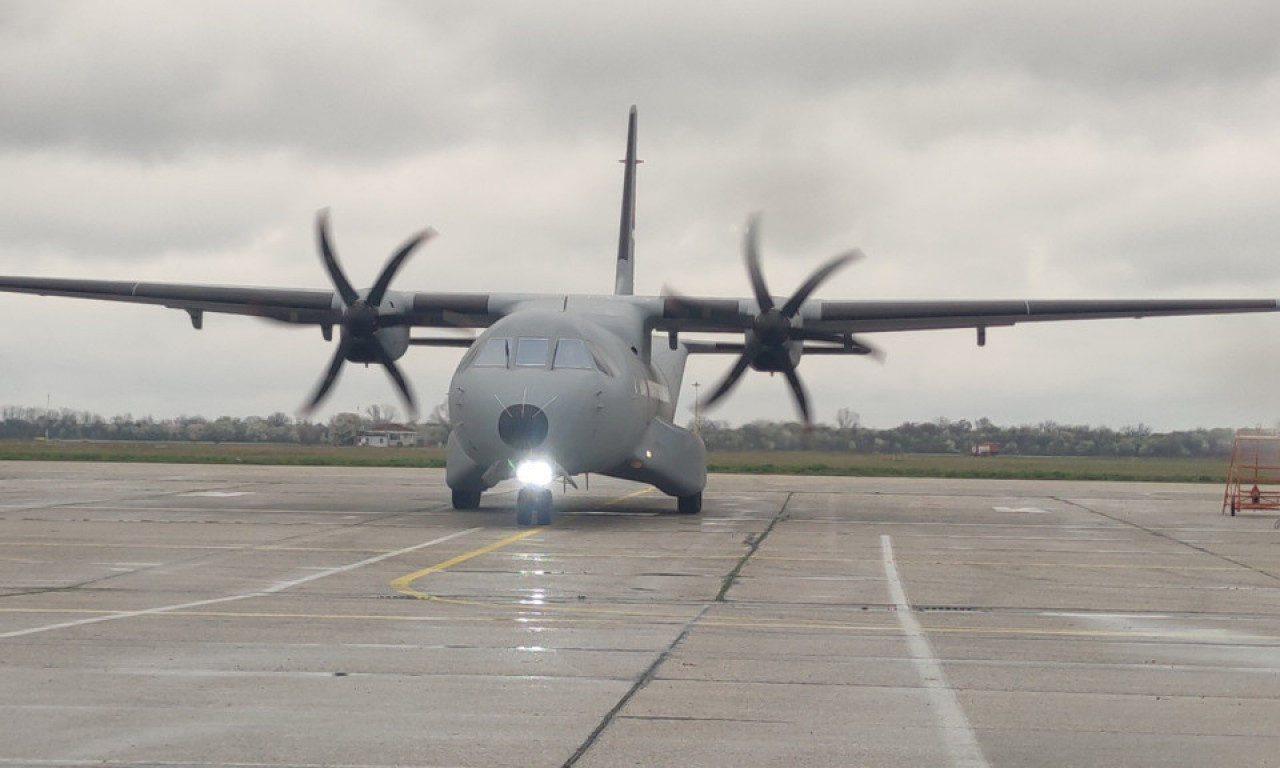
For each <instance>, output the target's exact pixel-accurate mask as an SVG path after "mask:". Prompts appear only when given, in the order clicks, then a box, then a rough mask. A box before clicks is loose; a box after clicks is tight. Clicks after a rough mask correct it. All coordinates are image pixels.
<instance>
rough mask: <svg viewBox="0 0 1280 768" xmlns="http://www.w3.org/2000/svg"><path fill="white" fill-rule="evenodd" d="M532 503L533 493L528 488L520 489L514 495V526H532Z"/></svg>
mask: <svg viewBox="0 0 1280 768" xmlns="http://www.w3.org/2000/svg"><path fill="white" fill-rule="evenodd" d="M533 502H534V497H533V491H532V490H531V489H529V488H521V489H520V492H519V493H517V494H516V525H518V526H520V527H521V528H523V527H525V526H527V525H533Z"/></svg>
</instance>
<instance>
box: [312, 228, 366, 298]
mask: <svg viewBox="0 0 1280 768" xmlns="http://www.w3.org/2000/svg"><path fill="white" fill-rule="evenodd" d="M316 237H317V239H318V240H319V241H320V258H321V259H322V260H323V261H324V268H325V269H326V270H327V271H328V272H329V280H331V281H332V282H333V287H334V288H336V289H338V295H339V296H341V297H342V301H343V302H344V303H345V304H346V305H347V306H348V307H349V306H351V305H352V304H354V303H356V299H358V298H360V296H359V294H357V293H356V289H355V288H352V287H351V281H350V280H347V276H346V275H344V274H343V273H342V267H341V266H339V265H338V257H337V256H336V255H334V252H333V249H332V248H330V247H329V209H327V208H325V209H322V210H321V211H320V213H318V214H316Z"/></svg>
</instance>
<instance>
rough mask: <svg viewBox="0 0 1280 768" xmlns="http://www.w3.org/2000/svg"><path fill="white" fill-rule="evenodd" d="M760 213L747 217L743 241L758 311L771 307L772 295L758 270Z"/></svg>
mask: <svg viewBox="0 0 1280 768" xmlns="http://www.w3.org/2000/svg"><path fill="white" fill-rule="evenodd" d="M759 238H760V214H758V213H753V214H751V218H749V219H747V235H746V239H745V240H744V241H743V250H744V251H746V254H747V275H748V276H749V277H750V278H751V290H752V292H754V293H755V295H756V303H757V304H759V305H760V311H761V312H762V313H763V312H768V311H769V310H771V309H773V297H772V296H770V295H769V286H767V285H765V282H764V273H763V272H762V271H761V270H760V243H759Z"/></svg>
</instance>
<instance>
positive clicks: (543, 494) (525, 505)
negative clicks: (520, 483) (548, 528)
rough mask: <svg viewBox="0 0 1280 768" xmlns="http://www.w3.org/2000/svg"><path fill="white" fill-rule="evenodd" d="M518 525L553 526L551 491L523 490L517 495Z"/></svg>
mask: <svg viewBox="0 0 1280 768" xmlns="http://www.w3.org/2000/svg"><path fill="white" fill-rule="evenodd" d="M516 525H519V526H527V525H551V489H550V488H521V489H520V492H519V493H517V494H516Z"/></svg>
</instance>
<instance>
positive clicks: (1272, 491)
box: [1222, 429, 1280, 516]
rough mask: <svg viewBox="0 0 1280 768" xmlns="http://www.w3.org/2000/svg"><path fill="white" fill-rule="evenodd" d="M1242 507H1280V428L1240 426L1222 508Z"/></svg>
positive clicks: (1235, 509)
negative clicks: (1277, 430)
mask: <svg viewBox="0 0 1280 768" xmlns="http://www.w3.org/2000/svg"><path fill="white" fill-rule="evenodd" d="M1228 509H1229V510H1231V514H1232V516H1234V515H1235V514H1236V511H1237V510H1241V509H1280V432H1276V431H1275V430H1273V429H1239V430H1236V440H1235V444H1234V445H1232V447H1231V467H1230V469H1228V470H1227V490H1226V492H1225V493H1224V494H1223V496H1222V512H1223V514H1226V512H1227V510H1228Z"/></svg>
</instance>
